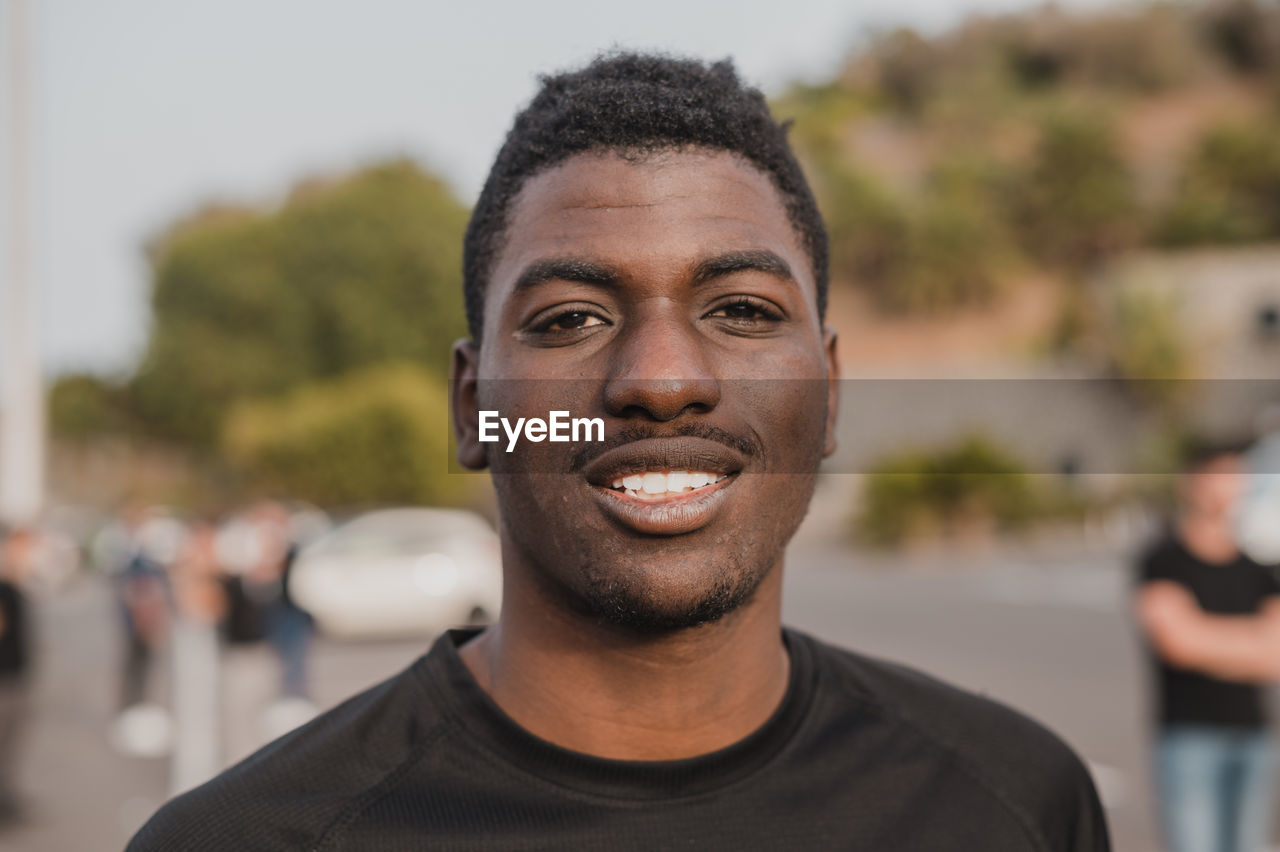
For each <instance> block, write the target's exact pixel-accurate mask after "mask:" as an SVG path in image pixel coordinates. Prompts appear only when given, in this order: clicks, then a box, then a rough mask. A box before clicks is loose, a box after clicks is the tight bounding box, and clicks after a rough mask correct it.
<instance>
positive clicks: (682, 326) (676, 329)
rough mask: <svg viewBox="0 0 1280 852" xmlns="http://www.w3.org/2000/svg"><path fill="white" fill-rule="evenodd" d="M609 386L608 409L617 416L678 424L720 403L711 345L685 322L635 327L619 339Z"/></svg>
mask: <svg viewBox="0 0 1280 852" xmlns="http://www.w3.org/2000/svg"><path fill="white" fill-rule="evenodd" d="M616 345H617V349H615V351H614V354H613V357H612V359H611V361H610V369H609V378H608V381H607V382H606V383H605V390H604V393H605V409H606V410H607V411H608V412H609V413H610V414H612V415H613V416H615V417H635V416H640V417H645V418H648V419H651V420H657V421H668V420H674V419H675V418H677V417H679V416H680V415H681V414H683V413H684V412H685V411H691V412H695V413H702V414H705V413H706V412H709V411H711V409H713V408H715V407H716V405H718V404H719V402H720V380H719V379H718V378H717V377H716V375H715V373H714V371H713V369H712V366H711V363H710V359H709V358H708V352H707V349H706V347H707V346H708V343H707V341H706V340H705V339H703V338H702V336H701V335H700V334H699V333H698V331H697V329H696V328H694V327H693V326H692V324H691V323H690V322H689V321H688V320H687V319H686V318H684V317H681V316H676V315H666V316H660V317H651V318H647V319H645V320H643V321H639V322H633V323H632V324H631V325H630V327H629V328H627V329H626V330H624V331H623V333H622V334H621V335H619V337H618V340H617V343H616Z"/></svg>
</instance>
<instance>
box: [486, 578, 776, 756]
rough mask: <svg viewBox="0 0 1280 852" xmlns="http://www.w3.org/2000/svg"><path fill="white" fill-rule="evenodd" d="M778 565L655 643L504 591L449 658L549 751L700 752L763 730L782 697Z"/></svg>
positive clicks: (524, 592) (526, 594)
mask: <svg viewBox="0 0 1280 852" xmlns="http://www.w3.org/2000/svg"><path fill="white" fill-rule="evenodd" d="M781 567H782V566H781V565H777V566H775V567H774V569H773V570H772V571H770V573H769V575H768V576H767V577H766V578H765V579H764V581H763V582H762V583H761V584H760V587H759V588H758V589H757V590H756V594H755V596H754V597H753V598H752V600H750V601H749V602H747V603H746V604H744V605H743V606H742V607H741V608H739V609H738V610H737V611H735V612H733V613H730V614H729V615H727V616H725V617H724V618H722V619H721V620H719V621H717V622H714V623H712V624H706V625H702V626H700V627H696V628H692V629H688V630H682V631H677V632H674V633H671V634H667V635H662V636H647V635H637V634H636V633H633V632H629V631H623V630H621V629H618V628H615V627H612V626H609V625H604V624H601V623H600V622H599V621H597V620H593V619H587V618H584V617H582V616H579V615H577V614H574V613H570V612H566V611H565V610H564V609H563V607H557V606H553V605H551V603H550V602H548V601H547V600H546V599H545V598H543V597H542V596H541V595H539V594H538V592H536V591H534V590H532V589H514V588H513V589H511V590H510V593H508V594H506V595H504V598H505V600H504V608H503V612H502V617H501V618H500V619H499V621H498V622H497V623H496V624H494V625H493V626H491V627H490V628H489V629H488V630H486V631H485V632H484V633H482V634H480V635H479V636H477V637H476V638H475V639H473V640H472V641H470V642H468V643H467V644H466V645H464V646H463V647H462V649H461V656H462V659H463V662H464V663H465V664H466V665H467V668H468V669H470V670H471V673H472V674H473V675H474V676H475V678H476V681H477V682H478V683H479V684H480V686H481V687H482V688H483V689H484V690H485V691H486V692H487V693H489V695H490V697H492V698H493V699H494V701H495V702H497V704H498V706H500V707H501V708H502V709H503V710H504V711H505V712H506V713H507V715H509V716H511V717H512V718H513V719H514V720H515V721H516V722H517V723H518V724H520V726H521V727H523V728H524V729H525V730H527V731H529V732H530V733H532V734H535V735H537V736H539V737H541V738H542V739H545V740H549V741H550V742H553V743H555V744H556V745H559V746H562V747H564V748H568V749H572V750H574V751H578V752H583V753H586V754H591V755H596V756H598V757H607V758H614V759H618V760H676V759H680V758H685V757H693V756H696V755H699V754H706V753H708V752H712V751H715V750H717V749H721V748H724V747H726V746H729V745H732V744H733V743H735V742H737V741H738V740H741V739H743V738H744V737H746V736H748V735H749V734H751V733H752V732H753V731H755V730H756V729H757V728H759V727H760V726H761V725H763V724H764V723H765V721H766V720H767V719H768V718H769V716H770V715H771V714H772V713H773V711H774V710H775V709H776V708H777V706H778V705H779V704H780V703H781V702H782V698H783V696H784V694H785V693H786V689H787V679H788V671H789V660H788V657H787V653H786V650H785V648H784V646H783V644H782V625H781Z"/></svg>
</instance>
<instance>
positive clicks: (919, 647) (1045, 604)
mask: <svg viewBox="0 0 1280 852" xmlns="http://www.w3.org/2000/svg"><path fill="white" fill-rule="evenodd" d="M1125 586H1126V580H1125V574H1124V561H1123V560H1122V559H1120V558H1118V557H1115V556H1111V557H1106V556H1094V557H1083V556H1078V557H1075V558H1065V557H1058V558H1052V559H1050V558H1045V557H1043V556H1038V557H1034V558H1032V557H1029V556H1018V555H1016V554H1013V555H1011V554H1010V553H1008V552H1006V553H1004V554H1003V555H987V556H982V557H969V558H966V559H958V560H957V559H955V558H945V559H944V558H941V557H934V558H925V559H914V560H904V559H901V558H889V557H867V556H859V555H856V554H854V553H852V552H850V551H848V550H846V549H844V548H841V547H837V546H834V545H824V544H822V543H820V542H818V543H815V542H809V543H806V544H803V545H798V546H797V547H795V548H793V550H792V552H791V554H790V557H789V561H788V573H787V588H786V604H785V616H786V620H787V622H788V623H789V624H791V625H793V626H795V627H798V628H801V629H804V630H807V631H809V632H811V633H813V634H814V635H816V636H818V637H821V638H824V639H827V640H829V641H832V642H834V643H836V644H839V645H843V646H846V647H850V648H855V649H858V650H860V651H863V652H865V653H869V654H874V655H878V656H883V657H888V658H892V659H894V660H898V661H901V662H905V663H908V664H910V665H914V666H916V667H918V668H920V669H922V670H924V671H927V672H929V673H932V674H934V675H937V676H939V677H942V678H944V679H946V680H949V681H951V682H953V683H957V684H960V685H962V686H965V687H967V688H969V689H972V690H975V691H978V692H981V693H985V694H987V695H990V696H992V697H994V698H996V699H999V700H1002V701H1004V702H1006V703H1009V704H1011V705H1013V706H1015V707H1017V708H1020V709H1022V710H1023V711H1025V712H1027V713H1029V714H1031V715H1032V716H1033V717H1035V718H1037V719H1039V720H1040V721H1042V722H1043V723H1044V724H1046V725H1047V726H1048V727H1049V728H1051V729H1052V730H1054V731H1056V732H1057V733H1058V734H1059V735H1060V736H1062V737H1063V738H1064V739H1066V740H1067V741H1068V742H1069V743H1071V744H1072V745H1073V746H1074V747H1075V748H1076V749H1077V751H1078V752H1079V753H1080V754H1081V755H1082V756H1084V758H1085V759H1086V760H1087V761H1088V762H1089V763H1090V766H1091V767H1092V769H1093V771H1094V774H1095V778H1096V779H1097V780H1098V783H1099V786H1100V788H1101V790H1102V792H1103V796H1104V799H1105V800H1106V802H1107V805H1108V813H1109V817H1110V821H1111V826H1112V833H1113V837H1114V840H1115V846H1116V848H1117V849H1118V850H1121V852H1154V850H1156V848H1157V846H1156V843H1155V840H1154V837H1153V832H1152V830H1151V815H1150V803H1149V798H1150V794H1149V790H1148V787H1147V783H1146V772H1145V760H1146V756H1145V740H1144V737H1145V728H1144V724H1143V721H1144V712H1143V704H1144V702H1143V689H1142V686H1143V682H1144V670H1143V667H1142V659H1141V656H1140V653H1139V649H1138V647H1137V645H1136V642H1135V638H1134V635H1133V633H1132V629H1131V627H1130V625H1129V624H1128V623H1127V621H1126V617H1125V595H1126V590H1125ZM38 615H39V638H40V643H39V647H40V650H41V652H42V653H41V655H40V659H39V667H40V674H39V678H38V682H37V689H36V696H35V697H36V710H35V714H34V719H33V723H32V725H31V726H30V729H29V736H28V738H27V744H26V755H25V761H24V764H23V766H22V770H23V771H22V782H23V785H24V788H25V790H26V792H27V794H28V799H29V801H30V804H31V808H30V814H29V817H28V819H27V820H26V822H25V823H24V824H22V825H20V826H19V827H17V828H16V829H14V830H11V831H9V832H8V833H6V834H2V835H0V849H5V850H15V852H16V850H22V852H68V850H91V849H93V850H97V849H119V848H122V847H123V846H124V844H125V842H126V840H127V838H128V837H129V836H130V834H131V833H132V832H133V831H134V830H136V829H137V827H138V826H139V825H141V823H142V822H143V821H145V819H146V818H147V817H148V816H149V815H150V813H151V812H152V811H154V809H155V808H156V807H158V806H159V805H160V804H161V803H162V802H163V801H164V799H165V797H166V795H167V785H168V771H169V761H168V760H167V759H165V758H146V759H144V758H137V757H125V756H122V755H120V754H118V753H116V752H115V751H114V750H113V749H112V748H111V746H110V745H109V744H108V739H107V731H108V729H109V727H110V724H111V721H112V718H113V709H114V707H113V697H114V691H115V684H116V672H117V667H118V659H119V654H118V651H119V649H118V647H117V645H118V642H117V635H116V632H115V631H116V625H115V622H114V617H115V616H114V611H113V609H112V607H111V602H110V599H109V596H108V594H107V591H106V589H105V588H104V587H103V586H102V585H101V584H99V583H98V582H96V581H94V580H91V579H86V580H84V581H82V582H80V583H78V584H76V585H74V586H72V587H71V588H70V589H68V590H67V591H65V592H64V593H63V594H62V595H60V596H58V597H57V598H56V599H53V600H47V601H44V602H42V603H41V604H40V605H39V611H38ZM427 644H428V642H427V641H426V640H414V641H395V642H377V643H350V642H347V643H340V642H334V641H326V640H322V641H321V642H319V643H318V645H317V648H316V653H315V657H314V680H315V685H316V692H317V696H316V697H317V700H318V702H319V703H320V704H321V705H322V706H324V707H327V706H332V705H333V704H335V703H337V702H338V701H339V700H341V699H342V698H344V697H346V696H348V695H350V694H351V693H353V692H355V691H357V690H359V689H361V688H363V687H365V686H368V685H371V684H373V683H375V682H377V681H378V680H381V679H382V678H384V677H387V676H389V675H391V674H393V673H395V672H397V671H399V670H400V669H401V668H403V667H404V666H405V665H407V664H408V663H409V662H410V661H411V660H412V659H414V657H416V656H417V655H418V654H419V653H421V652H422V651H423V650H425V647H426V645H427ZM222 669H223V682H224V683H225V684H226V691H225V692H224V695H226V696H227V699H226V701H225V703H226V704H227V705H229V706H231V707H232V708H233V710H232V712H229V713H228V714H227V715H226V717H225V718H224V721H223V727H224V732H225V733H224V740H225V742H224V745H225V758H226V760H227V761H228V762H230V761H231V760H233V759H234V758H236V757H239V756H241V755H242V754H244V753H246V752H248V751H249V750H251V749H252V748H254V747H255V746H256V744H257V743H258V742H260V741H261V735H260V732H259V730H258V720H259V718H260V711H261V708H262V707H263V706H264V704H265V702H266V701H267V700H268V699H269V696H270V692H271V689H272V685H273V678H274V673H273V669H272V661H271V659H270V658H269V657H268V656H266V654H265V652H263V651H262V650H261V649H254V650H249V651H244V650H238V651H236V652H235V653H232V654H228V655H226V656H224V660H223V666H222ZM154 687H155V689H156V691H157V693H158V694H163V692H164V689H165V683H164V681H163V679H160V680H158V681H157V682H156V683H155V684H154Z"/></svg>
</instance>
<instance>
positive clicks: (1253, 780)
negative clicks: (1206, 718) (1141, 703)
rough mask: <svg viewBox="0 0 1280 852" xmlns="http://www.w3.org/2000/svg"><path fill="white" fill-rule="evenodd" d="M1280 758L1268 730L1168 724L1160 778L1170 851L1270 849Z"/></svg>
mask: <svg viewBox="0 0 1280 852" xmlns="http://www.w3.org/2000/svg"><path fill="white" fill-rule="evenodd" d="M1274 764H1275V746H1274V743H1273V742H1272V739H1271V735H1270V733H1269V732H1268V731H1258V730H1250V729H1237V728H1228V727H1216V726H1212V725H1168V726H1166V727H1165V728H1163V729H1162V730H1161V731H1160V734H1159V736H1158V738H1157V740H1156V783H1157V786H1158V788H1159V789H1158V792H1159V796H1160V817H1161V822H1162V824H1163V827H1164V837H1165V844H1166V846H1167V847H1168V849H1169V852H1259V850H1263V849H1266V848H1267V843H1268V841H1269V839H1270V837H1269V835H1270V832H1271V819H1270V817H1271V807H1272V796H1273V787H1272V783H1273V774H1274Z"/></svg>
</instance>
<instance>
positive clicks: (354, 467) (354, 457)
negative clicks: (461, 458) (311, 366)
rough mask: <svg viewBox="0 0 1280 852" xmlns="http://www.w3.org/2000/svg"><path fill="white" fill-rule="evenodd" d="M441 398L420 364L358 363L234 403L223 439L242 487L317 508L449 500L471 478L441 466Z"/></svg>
mask: <svg viewBox="0 0 1280 852" xmlns="http://www.w3.org/2000/svg"><path fill="white" fill-rule="evenodd" d="M446 397H447V386H446V383H445V381H444V380H443V379H442V378H440V377H439V376H436V375H434V374H433V373H431V372H430V371H428V370H426V369H424V368H422V367H420V366H416V365H413V364H404V363H391V364H384V365H380V366H376V367H366V368H363V369H360V370H355V371H353V372H350V373H347V374H346V375H344V376H342V377H341V378H338V379H332V380H326V381H320V382H312V383H308V384H305V385H301V386H299V387H297V388H295V389H293V390H291V391H289V392H288V393H285V394H283V395H278V396H274V397H269V398H265V399H257V400H244V401H241V402H239V403H237V404H236V406H235V407H234V408H233V409H232V410H231V412H230V414H229V416H228V417H227V420H226V429H225V431H224V434H223V443H224V446H225V449H226V453H227V456H228V457H229V458H230V459H231V460H232V461H233V462H234V463H235V464H236V465H237V466H238V467H239V468H240V469H241V470H242V471H244V472H245V473H246V474H247V476H248V478H249V480H250V485H251V490H257V491H261V492H264V493H277V494H288V495H289V496H291V497H296V498H300V499H303V500H309V501H311V502H314V503H318V504H320V505H322V506H353V505H369V504H378V503H417V504H424V505H425V504H438V503H453V502H458V501H459V500H461V499H463V498H465V496H466V494H467V493H468V492H469V490H470V488H471V486H472V485H473V484H474V482H473V480H472V478H471V477H468V476H464V475H462V473H461V472H459V473H456V474H451V473H450V470H449V459H450V458H452V453H451V452H450V447H449V435H450V434H451V431H450V428H449V424H448V419H449V406H448V402H447V398H446Z"/></svg>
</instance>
